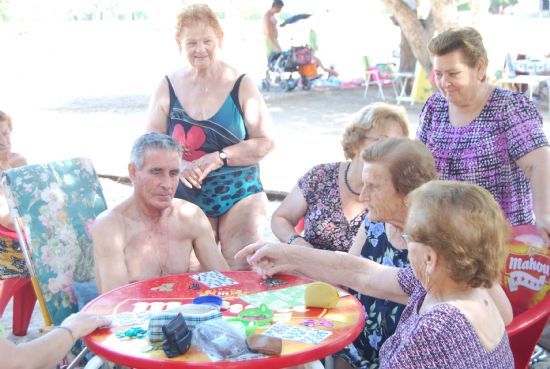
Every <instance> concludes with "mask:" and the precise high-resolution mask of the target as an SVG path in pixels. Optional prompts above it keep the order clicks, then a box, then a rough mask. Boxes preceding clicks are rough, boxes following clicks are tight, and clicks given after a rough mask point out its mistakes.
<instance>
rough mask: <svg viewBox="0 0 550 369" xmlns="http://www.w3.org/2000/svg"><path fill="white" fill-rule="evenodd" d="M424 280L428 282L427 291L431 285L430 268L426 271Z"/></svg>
mask: <svg viewBox="0 0 550 369" xmlns="http://www.w3.org/2000/svg"><path fill="white" fill-rule="evenodd" d="M424 280H425V281H426V286H425V289H426V291H427V290H428V286H429V285H430V273H428V267H426V269H424Z"/></svg>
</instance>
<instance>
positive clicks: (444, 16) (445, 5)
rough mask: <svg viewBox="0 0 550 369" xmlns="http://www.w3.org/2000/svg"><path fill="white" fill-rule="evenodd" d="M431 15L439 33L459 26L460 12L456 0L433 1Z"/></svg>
mask: <svg viewBox="0 0 550 369" xmlns="http://www.w3.org/2000/svg"><path fill="white" fill-rule="evenodd" d="M431 13H432V15H433V19H434V25H435V29H436V30H437V33H441V32H443V31H446V30H448V29H449V28H453V27H456V26H458V11H457V9H456V5H455V3H454V0H432V12H431Z"/></svg>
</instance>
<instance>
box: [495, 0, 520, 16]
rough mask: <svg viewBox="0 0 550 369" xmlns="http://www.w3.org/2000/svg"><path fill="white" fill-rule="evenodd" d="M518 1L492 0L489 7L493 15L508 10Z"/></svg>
mask: <svg viewBox="0 0 550 369" xmlns="http://www.w3.org/2000/svg"><path fill="white" fill-rule="evenodd" d="M517 3H518V0H491V5H490V6H489V11H490V12H491V13H498V12H499V10H500V8H501V7H503V8H506V7H508V6H511V5H516V4H517Z"/></svg>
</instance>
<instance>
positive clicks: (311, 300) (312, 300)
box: [304, 282, 340, 309]
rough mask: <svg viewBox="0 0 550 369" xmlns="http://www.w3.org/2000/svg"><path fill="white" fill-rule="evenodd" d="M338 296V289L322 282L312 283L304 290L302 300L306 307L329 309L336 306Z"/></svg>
mask: <svg viewBox="0 0 550 369" xmlns="http://www.w3.org/2000/svg"><path fill="white" fill-rule="evenodd" d="M339 298H340V296H339V295H338V290H337V289H336V288H335V287H334V286H332V285H330V284H328V283H324V282H315V283H312V284H310V285H309V286H307V287H306V290H305V291H304V302H305V304H306V306H308V307H319V308H326V309H330V308H333V307H336V304H337V303H338V299H339Z"/></svg>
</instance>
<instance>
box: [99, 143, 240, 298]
mask: <svg viewBox="0 0 550 369" xmlns="http://www.w3.org/2000/svg"><path fill="white" fill-rule="evenodd" d="M181 157H182V148H181V146H180V144H179V143H178V142H177V141H175V140H174V139H173V138H172V137H170V136H167V135H164V134H160V133H146V134H144V135H143V136H141V137H139V138H138V139H137V140H136V142H135V143H134V146H133V148H132V154H131V158H130V164H128V173H129V175H130V179H131V180H132V183H133V184H134V192H133V194H132V195H131V196H130V197H128V198H127V199H126V200H124V201H123V202H122V203H120V204H118V205H117V206H115V207H113V208H112V209H109V210H106V211H104V212H103V213H101V214H100V215H99V217H98V218H97V219H96V222H95V224H94V227H93V230H92V239H93V243H94V257H95V269H96V283H97V287H98V289H99V291H101V292H106V291H109V290H112V289H113V288H115V287H119V286H122V285H125V284H128V283H131V282H134V281H138V280H143V279H148V278H154V277H159V276H163V275H169V274H178V273H185V272H187V271H188V269H189V258H190V254H191V251H193V250H194V251H195V254H196V255H197V258H198V260H199V261H200V263H201V265H202V267H203V268H204V269H206V270H217V271H223V270H229V266H228V264H227V262H226V261H225V259H224V258H223V256H222V254H221V251H220V250H219V248H218V246H217V245H216V242H215V241H214V234H213V233H212V228H211V227H210V223H209V222H208V219H207V218H206V215H204V213H203V212H202V210H201V209H200V208H199V207H197V206H196V205H194V204H192V203H190V202H187V201H184V200H181V199H176V198H174V194H175V192H176V188H177V185H178V178H179V173H180V169H179V168H180V161H181Z"/></svg>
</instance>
